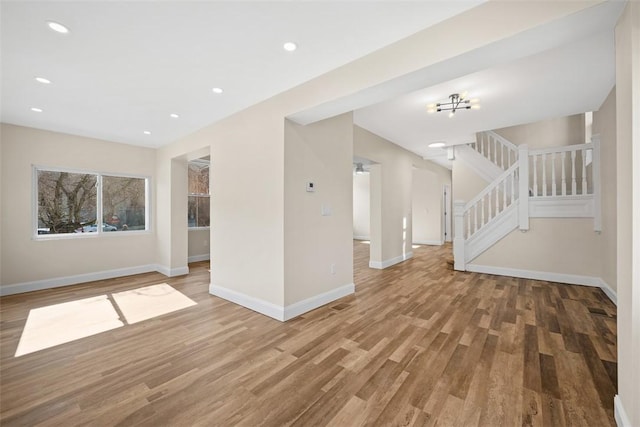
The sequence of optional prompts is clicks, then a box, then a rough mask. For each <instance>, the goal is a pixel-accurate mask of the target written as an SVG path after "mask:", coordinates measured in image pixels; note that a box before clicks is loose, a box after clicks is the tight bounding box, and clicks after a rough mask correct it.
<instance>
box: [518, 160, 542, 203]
mask: <svg viewBox="0 0 640 427" xmlns="http://www.w3.org/2000/svg"><path fill="white" fill-rule="evenodd" d="M520 197H524V195H523V194H521V195H520ZM533 197H538V155H537V154H534V155H533Z"/></svg>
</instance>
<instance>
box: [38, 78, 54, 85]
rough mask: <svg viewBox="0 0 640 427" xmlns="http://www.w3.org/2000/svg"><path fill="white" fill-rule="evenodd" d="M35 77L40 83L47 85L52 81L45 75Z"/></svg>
mask: <svg viewBox="0 0 640 427" xmlns="http://www.w3.org/2000/svg"><path fill="white" fill-rule="evenodd" d="M35 79H36V81H37V82H38V83H42V84H45V85H48V84H49V83H51V80H49V79H45V78H44V77H36V78H35Z"/></svg>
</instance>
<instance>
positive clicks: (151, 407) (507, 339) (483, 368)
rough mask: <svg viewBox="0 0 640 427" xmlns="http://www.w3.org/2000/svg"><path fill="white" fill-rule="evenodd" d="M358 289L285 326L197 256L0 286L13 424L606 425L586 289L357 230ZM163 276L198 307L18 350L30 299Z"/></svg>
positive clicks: (610, 379)
mask: <svg viewBox="0 0 640 427" xmlns="http://www.w3.org/2000/svg"><path fill="white" fill-rule="evenodd" d="M354 250H355V283H356V295H355V296H351V297H347V298H344V299H342V300H340V301H337V302H335V303H333V304H329V305H328V306H325V307H323V308H320V309H318V310H315V311H313V312H311V313H308V314H306V315H304V316H301V317H299V318H297V319H295V320H292V321H289V322H287V323H280V322H277V321H275V320H271V319H269V318H267V317H264V316H262V315H260V314H257V313H254V312H252V311H249V310H247V309H244V308H242V307H239V306H237V305H234V304H231V303H228V302H226V301H224V300H221V299H219V298H216V297H213V296H210V295H209V294H208V293H207V291H208V283H209V273H208V271H207V268H208V264H207V263H206V262H204V263H197V264H192V265H191V271H192V273H191V274H189V275H188V276H185V277H180V278H174V279H167V278H165V277H164V276H161V275H159V274H155V273H149V274H144V275H139V276H133V277H128V278H121V279H114V280H105V281H100V282H94V283H91V284H86V285H80V286H73V287H67V288H59V289H56V290H48V291H39V292H33V293H30V294H25V295H16V296H9V297H3V298H2V299H1V300H0V302H1V320H2V323H1V333H0V344H1V350H0V357H1V359H0V362H1V366H0V374H1V379H0V385H1V396H0V397H1V400H0V404H1V408H0V421H1V424H2V425H3V426H4V425H6V426H10V425H39V424H42V425H63V426H72V425H95V426H102V425H122V426H133V425H136V426H137V425H149V426H160V425H175V426H190V425H202V426H214V425H220V426H233V425H243V426H259V425H265V426H283V425H296V426H315V425H334V426H356V425H364V424H367V425H376V426H387V425H441V426H466V425H469V426H519V425H541V426H542V425H543V426H563V425H579V426H613V425H615V423H614V421H613V413H612V407H613V396H614V394H615V393H616V376H617V374H616V366H617V364H616V335H615V334H616V308H615V306H614V305H613V304H612V303H611V302H610V301H609V300H608V299H607V297H606V296H605V295H604V294H603V293H602V292H601V291H600V290H599V289H596V288H588V287H580V286H569V285H557V284H551V283H547V282H538V281H531V280H523V279H511V278H505V277H498V276H490V275H484V274H475V273H459V272H453V271H451V270H449V269H448V268H447V265H446V262H445V261H446V259H447V258H449V257H450V253H451V248H450V246H445V247H442V248H438V247H424V246H423V247H419V248H417V249H415V250H414V255H415V257H414V258H413V259H411V260H409V261H406V262H404V263H402V264H399V265H397V266H394V267H391V268H389V269H386V270H382V271H380V270H372V269H369V268H367V261H368V246H367V245H365V244H362V243H359V242H355V243H354ZM162 282H167V283H169V284H170V285H172V286H173V287H174V288H176V289H178V290H179V291H181V292H182V293H184V294H185V295H187V296H189V297H190V298H192V299H193V300H195V301H196V302H198V305H197V306H194V307H191V308H187V309H184V310H182V311H179V312H175V313H172V314H167V315H164V316H161V317H158V318H155V319H152V320H147V321H143V322H140V323H138V324H134V325H130V326H125V327H122V328H119V329H115V330H112V331H109V332H104V333H101V334H99V335H95V336H93V337H89V338H84V339H81V340H78V341H75V342H72V343H68V344H63V345H60V346H58V347H54V348H50V349H47V350H42V351H39V352H37V353H32V354H29V355H26V356H22V357H19V358H14V357H13V355H14V352H15V350H16V346H17V344H18V340H19V338H20V334H21V331H22V328H23V327H24V324H25V320H26V318H27V315H28V313H29V310H30V309H32V308H36V307H41V306H45V305H49V304H55V303H60V302H65V301H70V300H74V299H78V298H84V297H89V296H94V295H99V294H101V293H102V294H104V293H107V292H118V291H122V290H128V289H133V288H136V287H141V286H146V285H152V284H156V283H162Z"/></svg>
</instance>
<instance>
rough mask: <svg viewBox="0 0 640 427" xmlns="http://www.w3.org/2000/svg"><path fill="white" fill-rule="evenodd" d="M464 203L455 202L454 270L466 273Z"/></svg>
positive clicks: (460, 201)
mask: <svg viewBox="0 0 640 427" xmlns="http://www.w3.org/2000/svg"><path fill="white" fill-rule="evenodd" d="M464 205H465V203H464V201H463V200H456V201H455V202H453V233H454V234H453V269H454V270H458V271H464V269H465V259H464V252H465V250H464Z"/></svg>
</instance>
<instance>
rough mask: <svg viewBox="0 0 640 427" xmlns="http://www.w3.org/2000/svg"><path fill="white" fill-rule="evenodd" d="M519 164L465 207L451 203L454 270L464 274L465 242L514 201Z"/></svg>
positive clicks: (459, 203) (501, 175) (462, 203)
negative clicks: (461, 271) (452, 206)
mask: <svg viewBox="0 0 640 427" xmlns="http://www.w3.org/2000/svg"><path fill="white" fill-rule="evenodd" d="M518 171H519V164H518V163H514V164H513V165H511V167H510V168H509V169H507V170H506V171H504V172H503V173H502V174H500V176H499V177H498V178H496V179H495V180H494V181H493V182H492V183H491V184H489V185H488V186H487V187H486V188H485V189H484V190H482V191H481V192H480V193H479V194H478V195H477V196H475V197H474V198H473V199H471V200H470V201H469V202H468V203H466V204H465V203H464V202H462V201H456V202H455V203H454V227H455V228H454V232H455V234H454V239H453V252H454V260H455V261H454V262H455V265H454V268H456V270H458V269H462V270H464V262H465V261H464V259H465V242H466V241H467V240H469V239H470V238H472V237H473V236H474V235H475V234H476V233H477V232H478V231H480V229H481V228H482V227H484V226H486V225H487V224H488V223H489V221H491V220H492V219H494V218H495V217H497V216H498V215H499V214H500V213H501V212H503V211H504V210H505V209H507V208H509V207H510V206H512V205H513V204H515V203H516V202H517V200H518V194H519V191H520V190H519V188H518Z"/></svg>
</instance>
